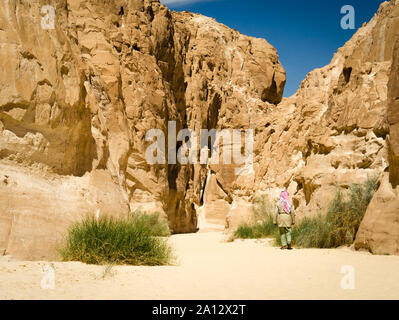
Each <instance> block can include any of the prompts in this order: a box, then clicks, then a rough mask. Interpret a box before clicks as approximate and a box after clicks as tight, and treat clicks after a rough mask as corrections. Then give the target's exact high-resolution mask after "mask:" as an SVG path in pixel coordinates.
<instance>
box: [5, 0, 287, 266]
mask: <svg viewBox="0 0 399 320" xmlns="http://www.w3.org/2000/svg"><path fill="white" fill-rule="evenodd" d="M54 3H55V4H54V8H55V13H56V16H55V29H54V30H51V29H50V30H44V29H43V28H42V25H41V20H42V16H41V8H42V6H43V5H46V4H47V3H45V2H44V1H29V2H24V1H23V2H21V1H7V2H2V3H1V4H0V42H1V50H0V57H1V59H0V64H1V68H0V70H1V71H0V180H1V184H0V208H1V209H0V210H1V211H0V250H2V253H7V254H12V255H14V256H16V257H20V258H28V259H45V258H52V257H54V254H55V252H54V248H55V247H56V246H57V245H58V243H59V241H60V239H61V237H62V235H63V234H64V233H65V230H66V227H67V226H68V225H69V224H70V223H71V222H72V221H76V220H77V219H81V218H82V216H84V215H85V214H94V213H96V214H97V215H102V214H108V215H114V216H126V215H127V214H128V213H129V212H130V211H134V210H136V209H143V210H146V211H147V212H151V211H159V212H163V213H164V214H165V215H166V216H167V217H168V219H169V221H170V225H171V228H172V230H173V231H174V232H193V231H196V230H197V228H198V221H197V209H198V207H199V206H201V204H202V202H203V197H202V194H204V186H205V182H206V179H207V176H208V171H209V168H207V167H206V166H201V165H186V166H182V165H167V164H162V165H149V164H148V163H147V161H146V158H145V153H146V149H147V147H148V146H149V145H150V144H151V143H152V142H151V141H146V140H145V136H146V133H147V132H148V130H150V129H160V130H162V131H163V132H164V133H165V136H167V128H168V121H176V124H177V130H178V131H179V130H180V129H182V128H190V129H193V130H194V131H195V132H199V130H200V129H212V128H224V127H226V128H233V127H234V128H238V129H240V128H245V129H246V128H249V127H251V126H252V122H257V121H258V119H257V118H258V115H259V114H260V113H263V112H265V109H267V108H268V106H270V105H271V104H273V103H274V104H275V103H278V102H280V101H281V98H282V94H283V89H284V84H285V72H284V70H283V68H282V67H281V65H280V63H279V61H278V56H277V52H276V50H275V49H274V48H273V47H272V46H271V45H269V44H268V43H267V42H266V41H265V40H262V39H254V38H250V37H246V36H243V35H241V34H239V33H238V32H236V31H233V30H230V29H229V28H227V27H225V26H223V25H221V24H218V23H217V22H216V21H214V20H212V19H209V18H206V17H203V16H200V15H194V14H190V13H171V12H170V11H169V10H168V9H167V8H166V7H165V6H163V5H161V4H160V3H159V2H158V1H150V0H129V1H127V0H113V1H106V2H101V3H99V2H98V1H94V0H93V1H83V0H59V1H56V2H54ZM238 116H239V117H240V119H239V123H237V117H238ZM237 126H238V127H237ZM215 172H216V171H215ZM215 174H218V173H215ZM219 174H220V173H219ZM222 176H223V178H221V179H223V181H227V180H229V179H228V178H225V175H224V174H222ZM227 176H228V175H227ZM230 180H231V179H230Z"/></svg>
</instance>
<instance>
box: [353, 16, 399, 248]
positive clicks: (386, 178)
mask: <svg viewBox="0 0 399 320" xmlns="http://www.w3.org/2000/svg"><path fill="white" fill-rule="evenodd" d="M396 28H397V29H396V30H399V22H397V24H396ZM387 121H388V124H389V136H388V139H387V141H388V159H389V167H388V168H387V170H386V171H387V172H385V173H384V174H383V176H382V177H381V185H380V188H379V189H378V191H377V192H376V194H375V196H374V197H373V199H372V201H371V203H370V206H369V207H368V208H367V212H366V215H365V217H364V219H363V221H362V224H361V225H360V228H359V231H358V234H357V237H356V241H355V248H356V249H366V250H368V251H371V252H373V253H376V254H399V188H398V185H399V171H398V168H399V158H398V156H399V38H398V37H397V41H396V45H395V47H394V53H393V60H392V69H391V76H390V79H389V82H388V114H387Z"/></svg>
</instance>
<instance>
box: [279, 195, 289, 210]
mask: <svg viewBox="0 0 399 320" xmlns="http://www.w3.org/2000/svg"><path fill="white" fill-rule="evenodd" d="M280 201H281V204H282V205H283V208H284V211H285V212H286V213H290V212H291V203H290V195H289V193H288V192H287V191H285V190H283V191H281V193H280Z"/></svg>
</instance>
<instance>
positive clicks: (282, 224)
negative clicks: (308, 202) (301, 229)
mask: <svg viewBox="0 0 399 320" xmlns="http://www.w3.org/2000/svg"><path fill="white" fill-rule="evenodd" d="M273 223H274V225H275V226H278V227H279V230H280V237H281V244H282V247H281V249H282V250H284V249H288V250H292V247H291V240H292V236H291V233H292V226H293V225H294V224H295V212H294V207H293V206H292V205H291V202H290V195H289V194H288V192H287V191H285V190H283V191H281V193H280V201H277V204H276V210H275V211H274V215H273Z"/></svg>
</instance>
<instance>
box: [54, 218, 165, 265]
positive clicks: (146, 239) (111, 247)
mask: <svg viewBox="0 0 399 320" xmlns="http://www.w3.org/2000/svg"><path fill="white" fill-rule="evenodd" d="M169 235H170V231H169V227H168V224H167V222H166V221H163V220H162V219H160V217H159V214H152V215H146V214H144V213H141V212H136V213H132V214H131V215H130V216H129V217H128V218H126V219H115V218H112V217H106V216H104V217H100V218H99V219H96V218H94V217H87V218H86V219H84V220H83V221H81V222H77V223H75V224H73V225H72V226H71V227H70V228H69V230H68V234H67V239H66V242H65V245H64V247H62V248H61V249H60V254H61V256H62V258H63V260H64V261H81V262H84V263H87V264H112V265H118V264H119V265H120V264H128V265H150V266H156V265H165V264H168V263H170V260H171V258H172V250H171V248H170V247H169V245H168V243H167V239H164V238H161V237H166V236H169Z"/></svg>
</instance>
